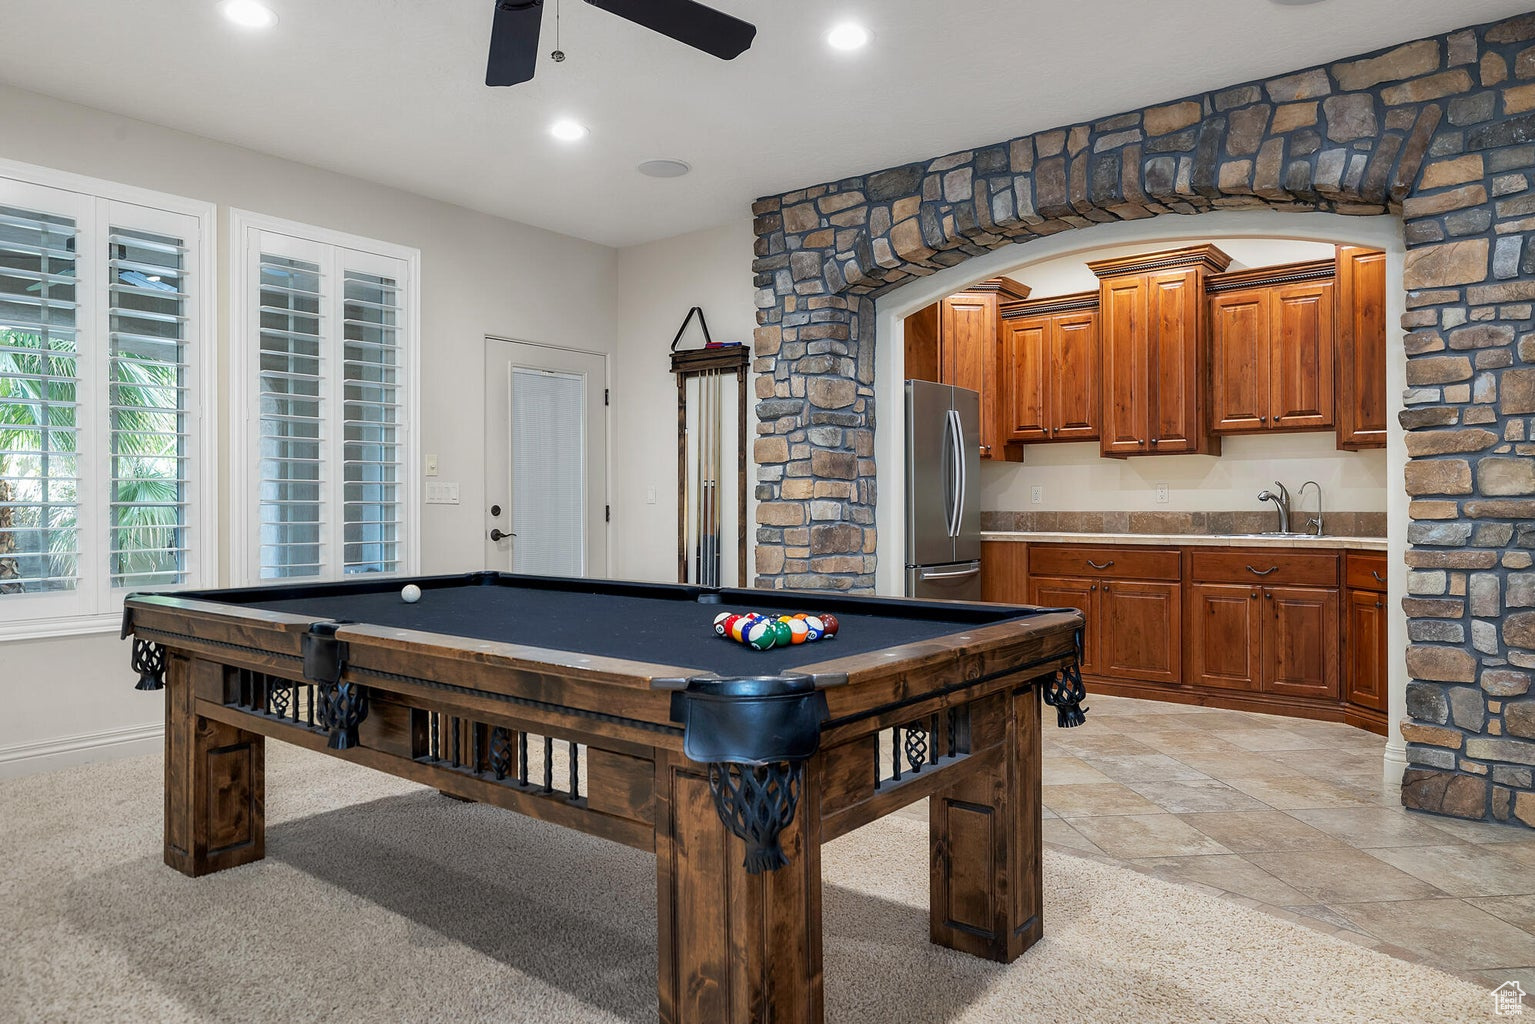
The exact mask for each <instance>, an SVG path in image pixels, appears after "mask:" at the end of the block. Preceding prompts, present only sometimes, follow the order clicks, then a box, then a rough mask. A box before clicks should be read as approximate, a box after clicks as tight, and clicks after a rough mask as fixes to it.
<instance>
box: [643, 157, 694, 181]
mask: <svg viewBox="0 0 1535 1024" xmlns="http://www.w3.org/2000/svg"><path fill="white" fill-rule="evenodd" d="M692 169H693V165H692V164H690V163H688V162H687V161H685V160H646V161H645V162H644V163H642V164H640V166H639V171H640V173H641V174H646V175H649V176H650V177H652V178H680V177H682V176H683V175H684V174H686V173H688V172H689V171H691V170H692Z"/></svg>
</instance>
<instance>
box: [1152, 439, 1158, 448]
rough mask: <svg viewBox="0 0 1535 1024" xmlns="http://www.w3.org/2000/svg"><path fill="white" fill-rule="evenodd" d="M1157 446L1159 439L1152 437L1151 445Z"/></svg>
mask: <svg viewBox="0 0 1535 1024" xmlns="http://www.w3.org/2000/svg"><path fill="white" fill-rule="evenodd" d="M1156 446H1157V439H1156V438H1154V437H1153V438H1152V439H1151V447H1153V448H1155V447H1156Z"/></svg>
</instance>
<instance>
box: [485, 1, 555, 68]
mask: <svg viewBox="0 0 1535 1024" xmlns="http://www.w3.org/2000/svg"><path fill="white" fill-rule="evenodd" d="M543 15H544V0H496V20H495V22H494V23H492V25H491V27H490V60H489V62H488V63H487V64H486V65H485V84H486V85H516V84H517V83H519V82H526V81H527V80H528V79H530V78H532V77H533V69H534V68H535V67H537V65H538V26H539V22H540V21H542V20H543Z"/></svg>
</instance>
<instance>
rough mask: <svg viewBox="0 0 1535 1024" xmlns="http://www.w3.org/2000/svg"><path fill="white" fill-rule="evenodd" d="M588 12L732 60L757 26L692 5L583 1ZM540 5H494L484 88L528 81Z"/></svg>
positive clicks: (532, 0)
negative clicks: (604, 14) (598, 10)
mask: <svg viewBox="0 0 1535 1024" xmlns="http://www.w3.org/2000/svg"><path fill="white" fill-rule="evenodd" d="M586 2H587V3H589V4H591V5H592V6H593V7H598V8H601V9H602V10H604V11H607V12H608V13H610V14H616V15H618V16H619V17H620V18H623V19H625V20H627V21H632V22H634V23H635V24H636V25H640V26H643V27H644V28H648V29H650V30H651V31H653V32H659V33H661V34H662V35H663V36H670V37H671V38H673V39H675V40H677V42H679V43H686V44H687V45H689V46H691V47H693V48H694V49H695V50H702V51H704V52H705V53H709V54H713V55H714V56H716V57H718V58H719V59H720V60H732V59H734V58H736V57H739V56H740V55H741V54H743V53H745V52H746V50H747V49H748V48H749V47H750V46H751V44H752V38H753V37H754V36H755V35H756V34H757V26H755V25H751V24H748V23H747V22H744V21H742V20H741V19H740V18H735V17H732V16H730V15H728V14H726V13H724V12H723V11H716V10H715V9H714V8H712V7H705V6H704V5H703V4H700V3H694V2H693V0H586ZM543 9H544V0H496V20H495V22H494V24H492V26H491V29H490V62H489V63H488V64H487V65H486V68H485V84H486V85H516V84H518V83H519V82H526V81H528V80H529V79H530V78H532V77H533V69H534V67H535V65H537V63H538V27H539V22H540V21H541V20H542V18H543Z"/></svg>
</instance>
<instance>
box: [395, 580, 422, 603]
mask: <svg viewBox="0 0 1535 1024" xmlns="http://www.w3.org/2000/svg"><path fill="white" fill-rule="evenodd" d="M400 600H401V601H404V602H405V603H406V604H415V603H416V602H417V601H419V600H421V588H420V587H418V586H416V585H415V584H414V583H407V584H405V586H404V587H402V588H400Z"/></svg>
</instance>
